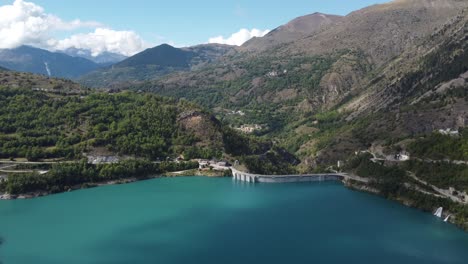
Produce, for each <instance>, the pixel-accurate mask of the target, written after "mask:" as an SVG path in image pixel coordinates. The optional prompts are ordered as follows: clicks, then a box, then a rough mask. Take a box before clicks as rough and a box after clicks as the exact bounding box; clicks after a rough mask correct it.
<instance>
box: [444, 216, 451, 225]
mask: <svg viewBox="0 0 468 264" xmlns="http://www.w3.org/2000/svg"><path fill="white" fill-rule="evenodd" d="M451 216H452V215H448V216H447V217H446V218H445V220H444V222H446V223H447V222H448V221H449V220H450V217H451Z"/></svg>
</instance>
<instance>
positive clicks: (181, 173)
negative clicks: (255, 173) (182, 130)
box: [0, 169, 224, 201]
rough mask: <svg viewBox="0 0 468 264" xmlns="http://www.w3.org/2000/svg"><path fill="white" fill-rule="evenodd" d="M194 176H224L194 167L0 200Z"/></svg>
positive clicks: (0, 195)
mask: <svg viewBox="0 0 468 264" xmlns="http://www.w3.org/2000/svg"><path fill="white" fill-rule="evenodd" d="M195 176H204V177H224V175H223V173H222V172H216V171H210V172H209V173H207V172H204V173H203V172H202V171H199V170H196V169H195V170H185V171H176V172H167V173H164V174H159V175H154V176H148V177H145V178H137V177H131V178H126V179H120V180H110V181H105V182H98V183H83V184H80V185H75V186H71V187H70V188H69V189H68V190H66V191H63V192H57V193H52V192H47V191H36V192H31V193H22V194H15V195H11V194H5V193H4V194H1V193H0V201H1V200H26V199H35V198H40V197H45V196H49V195H54V194H60V193H67V192H73V191H79V190H86V189H91V188H98V187H103V186H111V185H121V184H129V183H135V182H140V181H147V180H153V179H159V178H176V177H195Z"/></svg>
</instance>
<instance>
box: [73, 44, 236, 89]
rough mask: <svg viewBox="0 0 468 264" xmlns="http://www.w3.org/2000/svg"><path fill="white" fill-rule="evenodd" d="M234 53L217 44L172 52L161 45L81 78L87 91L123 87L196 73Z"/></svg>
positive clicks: (230, 48)
mask: <svg viewBox="0 0 468 264" xmlns="http://www.w3.org/2000/svg"><path fill="white" fill-rule="evenodd" d="M229 52H234V47H232V46H227V45H218V44H206V45H198V46H193V47H188V48H175V47H172V46H170V45H167V44H163V45H160V46H157V47H154V48H150V49H147V50H145V51H142V52H141V53H138V54H136V55H134V56H132V57H130V58H127V59H125V60H123V61H121V62H119V63H117V64H114V65H112V66H109V67H107V68H103V69H99V70H97V71H94V72H92V73H89V74H86V75H85V76H82V77H81V78H80V82H81V83H83V84H85V85H87V86H90V87H97V88H101V87H123V86H125V84H126V83H134V82H141V81H146V80H154V79H156V78H158V77H161V76H164V75H167V74H170V73H173V72H184V71H189V70H193V69H196V68H197V67H201V66H203V65H205V64H208V63H211V62H214V61H216V60H218V59H219V58H220V57H222V56H224V55H226V54H228V53H229Z"/></svg>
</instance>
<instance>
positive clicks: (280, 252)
mask: <svg viewBox="0 0 468 264" xmlns="http://www.w3.org/2000/svg"><path fill="white" fill-rule="evenodd" d="M0 237H2V238H3V244H2V245H1V246H0V262H1V263H2V264H32V263H33V264H65V263H72V264H75V263H76V264H78V263H80V264H83V263H90V264H124V263H136V264H139V263H142V264H143V263H144V264H146V263H158V264H161V263H162V264H182V263H183V264H186V263H203V264H211V263H213V264H215V263H216V264H226V263H228V264H230V263H232V264H234V263H235V264H239V263H256V264H261V263H268V264H275V263H286V264H289V263H392V264H394V263H398V264H403V263H411V264H415V263H424V264H427V263H463V264H466V263H468V234H467V233H465V232H463V231H461V230H459V229H457V228H456V227H454V226H452V225H449V224H445V223H443V222H442V221H440V220H438V219H436V218H435V217H433V216H431V215H430V214H425V213H422V212H420V211H418V210H414V209H410V208H406V207H404V206H402V205H399V204H397V203H394V202H390V201H386V200H384V199H381V198H379V197H376V196H372V195H369V194H365V193H360V192H354V191H351V190H348V189H346V188H345V187H343V186H342V185H341V184H339V183H322V184H319V183H314V184H307V183H306V184H273V185H263V184H257V185H247V184H241V183H236V182H233V181H232V180H231V179H229V178H202V177H188V178H163V179H155V180H150V181H144V182H138V183H133V184H127V185H117V186H106V187H101V188H95V189H89V190H82V191H76V192H71V193H65V194H59V195H53V196H48V197H44V198H39V199H33V200H17V201H0Z"/></svg>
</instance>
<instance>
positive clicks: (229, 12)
mask: <svg viewBox="0 0 468 264" xmlns="http://www.w3.org/2000/svg"><path fill="white" fill-rule="evenodd" d="M16 1H17V2H23V6H25V4H24V3H32V4H34V5H37V6H39V7H42V9H43V12H44V13H46V14H48V15H53V16H56V17H58V18H60V19H61V20H63V21H66V22H69V21H72V20H75V19H79V20H80V21H85V22H88V21H94V22H99V23H100V27H105V28H109V29H112V30H116V31H123V30H125V31H133V32H135V33H136V34H138V36H140V37H141V38H142V39H143V40H144V41H145V43H146V45H155V44H160V43H163V42H166V43H170V44H175V45H177V46H186V45H194V44H200V43H207V42H208V40H209V39H210V38H213V37H218V36H224V37H226V38H228V37H229V36H231V34H233V33H236V32H239V30H240V29H248V30H252V29H259V30H261V31H263V30H271V29H274V28H275V27H277V26H279V25H282V24H284V23H286V22H288V21H290V20H291V19H294V18H295V17H298V16H301V15H306V14H310V13H313V12H322V13H328V14H339V15H346V14H348V13H350V12H352V11H354V10H357V9H360V8H363V7H365V6H369V5H372V4H377V3H383V2H388V1H389V0H286V1H276V0H275V1H272V0H233V1H223V0H198V1H195V0H191V1H180V0H172V1H171V0H169V1H168V0H165V1H159V0H118V1H117V0H77V1H63V0H16ZM13 2H15V1H14V0H0V6H4V5H12V3H13ZM23 9H24V8H23ZM0 15H1V13H0ZM15 19H17V18H15ZM0 21H1V18H0ZM15 21H16V20H15ZM1 30H2V28H1V25H0V37H1ZM92 31H93V29H92V26H89V25H88V26H83V27H82V26H80V27H76V28H73V30H72V31H71V30H53V36H54V37H55V38H56V39H57V40H59V39H61V38H66V37H68V36H69V35H71V34H76V33H86V32H92ZM106 36H107V35H106ZM41 41H43V42H44V43H45V42H46V40H45V39H41ZM47 42H50V41H49V40H47ZM44 43H42V44H41V45H45V44H44ZM1 44H2V43H0V47H1V46H2V45H1ZM3 46H5V45H3Z"/></svg>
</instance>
